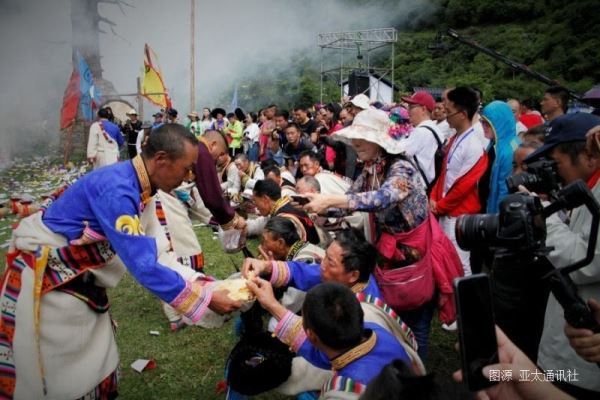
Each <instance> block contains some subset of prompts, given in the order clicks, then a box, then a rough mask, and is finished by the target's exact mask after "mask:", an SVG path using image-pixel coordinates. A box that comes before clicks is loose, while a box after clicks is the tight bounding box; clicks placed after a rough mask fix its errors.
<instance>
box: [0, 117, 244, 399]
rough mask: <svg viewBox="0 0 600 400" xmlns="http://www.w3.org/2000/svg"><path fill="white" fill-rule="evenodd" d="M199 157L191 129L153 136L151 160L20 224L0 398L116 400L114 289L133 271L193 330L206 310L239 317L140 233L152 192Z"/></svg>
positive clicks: (126, 166) (147, 151)
mask: <svg viewBox="0 0 600 400" xmlns="http://www.w3.org/2000/svg"><path fill="white" fill-rule="evenodd" d="M197 149H198V142H197V140H196V138H195V137H194V136H193V135H192V134H191V133H190V132H189V131H187V130H186V129H185V127H183V126H181V125H176V124H168V125H164V126H163V127H161V128H159V129H156V130H154V131H153V132H152V133H151V134H150V136H149V138H148V141H147V143H146V146H145V147H144V150H143V153H142V155H140V156H136V157H135V158H134V159H133V160H131V161H124V162H121V163H117V164H114V165H110V166H107V167H106V168H101V169H98V170H95V171H93V172H91V173H89V174H87V175H85V176H83V177H82V178H80V179H79V180H77V181H76V182H75V183H74V184H73V185H71V186H70V187H69V188H67V189H66V190H65V191H64V193H62V195H60V196H59V197H58V198H56V199H54V201H53V202H52V203H51V204H50V205H49V206H48V208H47V209H46V211H45V212H44V213H36V214H34V215H31V216H30V217H27V218H25V219H23V220H21V221H20V222H19V226H18V227H17V228H16V229H15V230H14V232H13V240H14V242H13V244H12V246H13V248H12V249H11V253H10V255H9V256H8V263H7V264H8V266H7V269H6V271H5V276H4V278H3V279H4V282H13V283H14V282H19V286H18V287H16V288H17V290H16V291H15V286H14V285H12V284H11V285H8V286H5V287H3V288H2V292H1V293H0V297H1V301H0V308H1V312H2V314H3V315H11V321H10V323H9V322H8V320H6V319H4V318H3V319H2V320H1V321H0V331H1V332H2V335H3V340H4V344H3V346H4V348H5V350H6V351H5V352H3V353H2V356H1V359H2V365H3V368H4V369H3V374H2V377H1V378H0V380H1V381H2V384H1V385H0V394H1V397H6V398H13V397H17V398H24V399H41V398H44V397H48V398H57V399H67V398H70V399H73V398H80V397H85V398H93V397H94V396H99V397H102V398H114V397H115V396H116V391H117V387H116V386H117V374H118V371H117V369H118V366H119V356H118V352H117V347H116V340H115V337H114V331H113V325H112V322H111V318H110V315H109V313H107V312H106V311H107V310H108V307H109V302H108V298H107V294H106V288H107V287H114V286H115V285H116V284H117V283H118V281H119V280H120V278H121V277H122V275H123V274H124V272H125V271H126V270H127V271H128V272H129V273H130V274H131V275H132V276H133V277H134V278H135V279H136V281H138V282H139V283H140V284H141V285H142V286H143V287H144V288H146V289H147V290H148V291H150V292H151V293H153V294H154V295H155V296H157V297H159V298H160V299H161V300H163V301H165V302H167V303H168V304H170V305H171V306H172V307H173V308H175V309H176V310H177V311H178V312H180V313H181V314H183V315H184V316H186V317H187V318H188V319H190V320H191V321H192V322H196V321H198V320H199V319H200V318H201V317H202V315H203V314H204V312H205V311H206V309H207V307H210V308H211V309H213V310H214V311H217V312H220V313H223V312H230V311H232V310H234V309H236V308H239V306H240V304H239V302H234V301H232V300H230V299H229V298H228V297H227V295H226V292H224V291H212V290H206V287H205V284H206V282H205V281H199V280H186V279H183V278H182V276H181V275H180V274H179V273H177V272H175V271H173V270H172V269H170V268H167V267H165V266H164V265H163V264H161V263H159V262H158V261H157V249H156V242H155V240H154V238H149V237H146V236H145V235H144V232H143V229H142V228H141V226H140V213H141V212H142V209H143V208H144V206H145V204H147V203H148V201H150V199H151V197H152V195H153V193H154V192H155V191H156V190H157V189H160V190H163V191H167V192H169V191H171V190H173V189H175V188H176V187H177V186H179V184H180V183H181V182H182V180H183V179H184V178H185V177H188V176H189V174H190V172H191V171H192V169H193V167H194V163H195V162H196V159H197V157H198V150H197ZM42 288H43V289H42ZM36 310H37V311H36ZM36 318H39V325H35V324H34V322H33V321H34V319H36ZM15 332H16V333H17V334H16V335H14V333H15ZM40 350H41V351H42V354H43V362H44V367H45V368H44V371H45V374H44V376H42V375H41V373H40V369H39V368H38V366H39V362H40V353H39V351H40Z"/></svg>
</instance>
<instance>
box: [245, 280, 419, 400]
mask: <svg viewBox="0 0 600 400" xmlns="http://www.w3.org/2000/svg"><path fill="white" fill-rule="evenodd" d="M248 287H249V288H250V289H251V290H252V291H253V292H254V293H255V295H256V296H257V299H258V301H259V302H260V303H261V305H262V306H263V307H264V308H265V309H267V311H269V312H270V313H271V314H272V315H273V316H274V317H275V318H276V319H277V320H279V323H278V324H277V326H276V328H275V332H274V334H275V335H276V336H277V337H278V338H279V340H281V341H282V342H283V343H285V344H287V345H289V346H290V347H291V348H292V349H293V350H294V351H295V352H296V353H298V355H300V356H302V357H303V358H305V359H306V360H308V361H309V362H310V363H311V364H312V365H314V366H316V367H318V368H321V369H323V370H327V369H333V371H334V372H333V377H332V378H330V379H329V380H328V381H327V382H326V383H325V385H324V386H323V389H322V391H321V396H328V395H329V396H332V395H336V394H337V395H338V396H343V397H335V398H356V399H358V396H359V395H360V394H361V393H362V392H363V391H364V390H365V388H366V385H368V384H369V382H370V381H371V380H372V379H373V378H375V377H376V376H377V375H378V374H379V372H380V371H381V370H382V369H383V367H385V365H387V364H388V363H389V362H391V361H392V360H394V359H401V360H402V361H403V362H405V363H407V364H409V365H410V364H411V362H412V360H411V357H410V356H409V355H408V353H407V351H406V350H405V348H404V347H403V345H402V344H401V343H400V342H399V340H398V338H397V337H396V336H394V335H393V334H391V333H390V332H389V331H388V330H386V329H385V328H383V327H382V326H380V325H378V324H376V323H371V322H364V312H363V310H362V307H361V303H360V301H359V300H358V299H357V298H356V297H355V295H354V294H353V292H352V291H351V290H350V289H349V288H348V287H346V286H344V285H342V284H339V283H323V284H320V285H317V286H315V287H314V288H312V289H311V290H310V291H309V292H308V293H307V295H306V298H305V300H304V304H303V306H302V317H300V316H298V315H296V314H294V313H292V312H291V311H288V310H287V309H286V308H285V307H283V306H282V305H281V304H280V303H279V302H277V300H276V299H275V297H274V296H273V289H272V287H271V285H270V284H269V282H267V281H265V280H262V279H260V278H255V279H254V280H253V281H250V282H249V283H248Z"/></svg>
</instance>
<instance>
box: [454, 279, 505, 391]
mask: <svg viewBox="0 0 600 400" xmlns="http://www.w3.org/2000/svg"><path fill="white" fill-rule="evenodd" d="M454 293H455V299H456V310H457V314H458V318H457V325H458V336H459V340H460V355H461V363H462V371H463V380H464V382H465V383H466V384H467V386H468V387H469V390H471V391H477V390H481V389H484V388H486V387H489V386H492V385H494V384H496V383H497V382H493V381H490V380H488V379H487V378H486V377H485V376H483V373H482V372H481V371H482V369H483V367H485V366H487V365H490V364H497V363H498V342H497V341H496V328H495V320H494V310H493V308H492V295H491V287H490V278H489V277H488V275H487V274H475V275H471V276H467V277H464V278H457V279H455V280H454Z"/></svg>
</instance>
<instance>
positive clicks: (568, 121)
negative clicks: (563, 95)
mask: <svg viewBox="0 0 600 400" xmlns="http://www.w3.org/2000/svg"><path fill="white" fill-rule="evenodd" d="M597 125H600V118H598V117H597V116H595V115H592V114H587V113H575V114H565V115H561V116H560V117H558V118H556V119H553V120H552V121H550V122H549V123H547V124H546V129H545V132H544V134H545V139H544V145H543V146H542V147H540V148H538V149H537V150H536V151H534V152H533V153H531V154H530V155H529V156H528V157H527V158H526V159H525V162H526V163H527V162H531V161H535V160H536V159H538V158H540V157H541V156H544V155H546V154H548V152H549V151H550V150H552V149H553V148H554V147H556V145H558V144H561V143H567V142H583V141H585V134H586V133H587V132H588V131H589V130H590V129H592V128H593V127H595V126H597Z"/></svg>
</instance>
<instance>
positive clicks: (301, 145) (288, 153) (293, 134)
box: [283, 123, 316, 177]
mask: <svg viewBox="0 0 600 400" xmlns="http://www.w3.org/2000/svg"><path fill="white" fill-rule="evenodd" d="M285 136H286V138H287V141H288V143H287V145H286V146H285V147H284V149H283V152H284V157H285V159H286V167H287V169H288V170H290V172H292V174H294V175H295V176H296V177H298V176H299V171H298V161H299V159H300V154H301V153H302V152H304V151H306V150H310V151H313V152H316V147H315V145H314V144H313V143H312V142H311V141H310V139H308V138H306V137H305V136H303V135H302V130H301V129H300V127H299V126H298V125H297V124H295V123H291V124H289V125H288V127H287V128H286V130H285Z"/></svg>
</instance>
